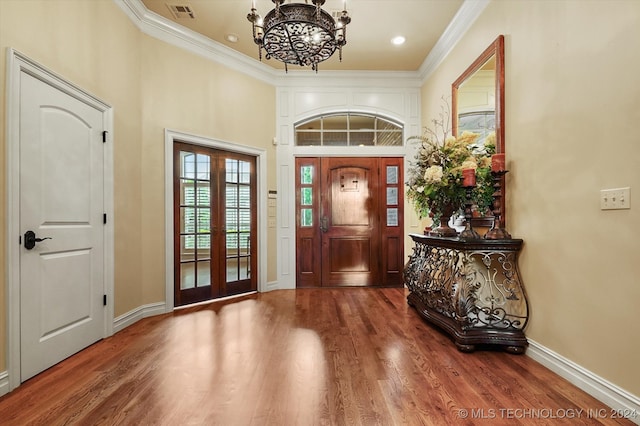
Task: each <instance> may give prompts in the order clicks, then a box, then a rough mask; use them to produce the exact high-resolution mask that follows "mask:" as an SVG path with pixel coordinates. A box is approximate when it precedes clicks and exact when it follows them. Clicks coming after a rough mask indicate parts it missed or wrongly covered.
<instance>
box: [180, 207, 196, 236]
mask: <svg viewBox="0 0 640 426" xmlns="http://www.w3.org/2000/svg"><path fill="white" fill-rule="evenodd" d="M180 232H181V233H183V234H185V233H194V232H196V209H194V208H193V207H180Z"/></svg>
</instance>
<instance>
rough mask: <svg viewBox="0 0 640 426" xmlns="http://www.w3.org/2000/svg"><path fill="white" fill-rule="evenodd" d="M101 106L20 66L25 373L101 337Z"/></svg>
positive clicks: (25, 376) (32, 372)
mask: <svg viewBox="0 0 640 426" xmlns="http://www.w3.org/2000/svg"><path fill="white" fill-rule="evenodd" d="M103 114H104V113H103V112H101V111H99V110H97V109H95V108H94V107H92V106H90V105H88V104H87V103H85V102H83V101H81V100H79V99H77V98H75V97H72V96H70V95H69V94H67V93H64V92H62V91H60V90H58V89H56V88H55V87H52V86H51V85H49V84H47V83H45V82H43V81H41V80H39V79H37V78H34V77H33V76H31V75H29V74H27V73H25V72H21V73H20V125H19V130H20V139H19V140H20V177H19V179H20V214H19V220H20V229H21V233H22V237H21V247H20V366H21V367H20V369H21V371H20V377H21V381H24V380H26V379H28V378H30V377H32V376H34V375H35V374H37V373H39V372H41V371H43V370H45V369H47V368H49V367H50V366H52V365H54V364H56V363H57V362H59V361H61V360H63V359H64V358H66V357H68V356H69V355H72V354H74V353H76V352H78V351H79V350H81V349H83V348H85V347H86V346H88V345H90V344H92V343H94V342H96V341H98V340H100V339H101V338H102V337H103V333H104V330H105V327H104V325H105V315H104V306H103V294H104V293H105V289H104V282H105V278H104V267H105V266H104V263H105V261H104V250H105V248H104V244H105V237H104V225H103V213H104V211H105V210H104V155H105V154H104V150H105V148H104V146H103V142H102V132H103V130H104V117H103ZM27 231H33V232H34V233H35V238H38V239H44V238H45V237H47V238H50V239H45V240H42V241H39V242H35V244H34V247H33V248H31V249H29V248H28V246H29V241H27V240H28V238H26V232H27Z"/></svg>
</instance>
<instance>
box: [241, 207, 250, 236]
mask: <svg viewBox="0 0 640 426" xmlns="http://www.w3.org/2000/svg"><path fill="white" fill-rule="evenodd" d="M239 213H240V224H239V226H238V231H251V211H249V210H240V212H239Z"/></svg>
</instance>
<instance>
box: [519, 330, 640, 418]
mask: <svg viewBox="0 0 640 426" xmlns="http://www.w3.org/2000/svg"><path fill="white" fill-rule="evenodd" d="M526 354H527V355H528V356H529V357H530V358H532V359H534V360H535V361H537V362H539V363H540V364H542V365H544V366H545V367H547V368H548V369H549V370H551V371H553V372H554V373H556V374H557V375H559V376H560V377H563V378H565V379H567V380H568V381H569V382H571V383H572V384H574V385H575V386H577V387H578V388H580V389H582V390H583V391H585V392H586V393H588V394H589V395H591V396H593V397H594V398H596V399H597V400H599V401H601V402H603V403H604V404H606V405H608V406H609V407H611V408H613V409H615V410H619V411H620V412H621V413H631V414H632V417H629V420H631V421H632V422H634V423H635V424H638V425H640V398H638V397H637V396H635V395H632V394H631V393H629V392H627V391H626V390H624V389H622V388H620V387H618V386H616V385H614V384H613V383H611V382H609V381H607V380H605V379H603V378H602V377H600V376H598V375H596V374H594V373H592V372H591V371H589V370H587V369H585V368H584V367H581V366H579V365H578V364H576V363H575V362H573V361H571V360H569V359H567V358H565V357H563V356H562V355H560V354H558V353H556V352H554V351H552V350H551V349H548V348H546V347H544V346H542V345H541V344H540V343H537V342H535V341H533V340H529V348H528V349H527V351H526ZM633 416H635V417H633ZM608 417H610V416H608Z"/></svg>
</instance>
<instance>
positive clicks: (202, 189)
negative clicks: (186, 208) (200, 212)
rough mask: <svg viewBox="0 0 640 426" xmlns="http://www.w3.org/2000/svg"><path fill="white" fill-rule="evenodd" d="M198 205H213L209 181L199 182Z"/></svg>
mask: <svg viewBox="0 0 640 426" xmlns="http://www.w3.org/2000/svg"><path fill="white" fill-rule="evenodd" d="M198 205H199V206H201V207H205V206H210V205H211V188H210V186H209V182H198Z"/></svg>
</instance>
